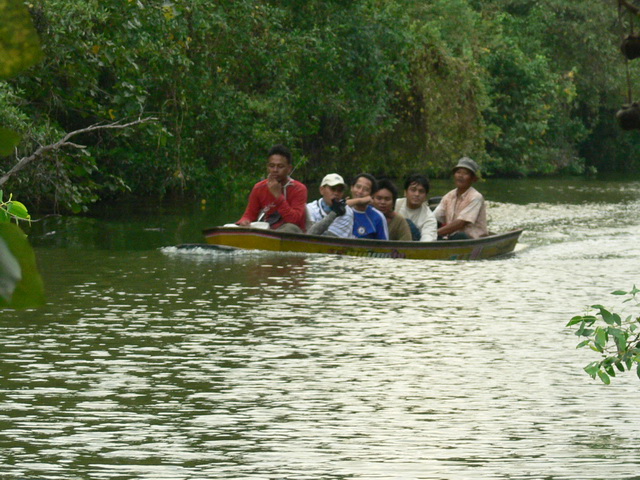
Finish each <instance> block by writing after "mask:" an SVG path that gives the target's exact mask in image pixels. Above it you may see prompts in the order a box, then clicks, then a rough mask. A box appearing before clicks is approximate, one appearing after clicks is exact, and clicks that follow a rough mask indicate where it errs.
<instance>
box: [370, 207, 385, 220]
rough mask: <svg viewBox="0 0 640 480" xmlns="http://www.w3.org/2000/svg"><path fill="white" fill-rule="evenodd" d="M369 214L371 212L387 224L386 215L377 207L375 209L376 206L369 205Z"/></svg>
mask: <svg viewBox="0 0 640 480" xmlns="http://www.w3.org/2000/svg"><path fill="white" fill-rule="evenodd" d="M367 212H369V213H373V215H376V216H378V217H381V218H382V219H383V220H384V221H385V222H386V219H385V216H384V213H382V212H381V211H380V210H378V209H377V208H376V207H374V206H372V205H369V206H368V207H367Z"/></svg>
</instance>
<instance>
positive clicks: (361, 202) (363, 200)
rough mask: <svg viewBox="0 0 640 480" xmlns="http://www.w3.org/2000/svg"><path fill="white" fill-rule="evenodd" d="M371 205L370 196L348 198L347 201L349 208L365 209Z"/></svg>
mask: <svg viewBox="0 0 640 480" xmlns="http://www.w3.org/2000/svg"><path fill="white" fill-rule="evenodd" d="M371 203H373V199H372V198H371V195H367V196H366V197H359V198H350V199H348V200H347V205H349V206H350V207H354V206H355V207H366V206H367V205H371Z"/></svg>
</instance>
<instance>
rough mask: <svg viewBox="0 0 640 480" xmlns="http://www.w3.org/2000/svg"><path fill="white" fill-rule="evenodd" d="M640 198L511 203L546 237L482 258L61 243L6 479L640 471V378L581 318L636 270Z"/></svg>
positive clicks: (510, 211) (51, 253)
mask: <svg viewBox="0 0 640 480" xmlns="http://www.w3.org/2000/svg"><path fill="white" fill-rule="evenodd" d="M638 206H639V205H638V204H637V203H634V202H627V203H621V204H616V205H611V204H607V203H582V204H573V205H568V204H567V205H555V204H552V203H539V204H535V205H531V206H529V207H528V208H527V207H525V206H522V205H518V204H516V203H498V202H494V203H493V204H492V205H491V212H492V222H493V223H492V224H493V225H495V226H496V229H497V230H504V229H507V228H511V227H519V226H523V225H526V227H527V229H528V230H527V231H526V232H525V236H524V237H523V241H525V243H527V244H528V247H527V248H526V249H524V250H522V251H521V252H519V253H518V254H517V255H515V256H512V257H508V258H505V259H500V260H492V261H478V262H442V261H440V262H438V261H411V260H408V261H407V260H405V261H397V260H391V259H362V258H342V257H332V256H314V255H309V256H304V255H298V256H289V255H278V254H269V253H266V254H256V253H233V254H228V253H224V254H220V253H217V254H216V253H211V252H210V251H209V252H206V253H205V252H200V253H196V252H191V253H180V252H178V251H176V250H175V249H174V250H171V249H163V250H160V249H146V250H144V249H140V248H137V247H136V248H135V249H126V248H125V249H122V248H116V249H113V250H111V249H98V250H95V249H87V248H59V247H56V246H52V245H40V246H38V248H37V249H36V250H37V255H38V259H39V262H40V264H41V269H42V272H43V275H44V277H45V281H46V284H47V289H48V292H47V294H48V299H49V303H48V304H47V306H46V307H44V308H42V309H39V310H34V311H29V312H11V311H6V312H3V313H2V317H1V318H0V335H1V338H2V353H1V355H0V360H1V362H0V387H1V395H0V404H1V405H2V409H1V410H0V429H1V431H2V436H1V437H0V438H1V440H0V464H2V465H3V473H2V474H0V476H2V475H5V477H4V478H48V479H68V478H87V479H92V480H93V479H95V480H102V479H105V480H106V479H109V480H111V479H130V478H148V479H202V478H207V479H209V478H224V479H228V478H257V479H262V478H264V479H269V478H278V479H314V480H315V479H318V478H322V479H325V478H326V479H354V478H358V479H377V478H380V479H388V478H412V479H413V478H415V479H450V478H514V479H516V478H517V479H538V478H550V479H600V478H620V479H623V478H626V479H632V478H637V471H638V466H639V465H638V463H640V461H639V459H638V456H637V453H636V448H635V445H637V442H638V437H639V435H638V433H637V429H636V425H637V424H638V421H639V420H640V417H639V415H638V413H637V410H636V409H635V408H634V401H635V398H636V397H637V387H638V383H637V382H638V381H637V379H636V378H634V377H633V376H632V375H626V376H624V377H619V378H616V380H615V383H614V385H613V386H611V387H603V386H601V385H599V384H598V383H597V382H593V381H591V379H590V378H589V377H587V376H586V375H584V374H583V373H582V372H581V371H580V367H581V366H582V365H584V364H586V363H587V362H588V361H589V360H590V359H591V356H590V354H589V352H587V351H582V350H575V344H576V339H575V337H574V336H572V335H571V334H570V332H568V331H567V330H566V329H564V325H565V323H566V322H567V321H568V318H570V317H571V316H572V315H574V314H576V313H578V312H581V311H582V309H583V308H584V307H585V305H589V304H591V303H593V300H594V298H599V299H600V298H602V297H603V296H604V298H602V300H603V302H605V301H606V300H608V299H607V293H608V292H609V291H612V290H614V289H617V288H624V287H628V286H630V285H631V284H632V283H634V282H636V281H637V268H636V266H637V264H638V259H639V258H640V247H638V245H637V241H636V238H638V235H639V234H640V220H639V219H638V218H637V217H636V216H635V215H634V214H633V212H634V211H637V208H638ZM160 223H162V222H160ZM99 224H100V222H98V229H99ZM69 228H70V229H71V227H69ZM137 228H142V227H140V226H138V227H137ZM78 235H81V234H80V233H79V234H78ZM171 244H172V242H169V243H166V244H165V245H171Z"/></svg>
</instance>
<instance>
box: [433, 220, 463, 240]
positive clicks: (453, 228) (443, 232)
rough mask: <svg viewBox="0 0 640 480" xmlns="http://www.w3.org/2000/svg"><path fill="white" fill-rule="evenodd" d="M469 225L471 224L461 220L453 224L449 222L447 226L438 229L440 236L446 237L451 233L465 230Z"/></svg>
mask: <svg viewBox="0 0 640 480" xmlns="http://www.w3.org/2000/svg"><path fill="white" fill-rule="evenodd" d="M469 223H471V222H467V221H465V220H460V219H457V220H454V221H453V222H449V223H447V224H446V225H444V226H442V227H440V228H439V229H438V235H439V236H441V237H445V236H447V235H449V234H450V233H454V232H457V231H459V230H462V229H464V227H465V226H466V225H467V224H469Z"/></svg>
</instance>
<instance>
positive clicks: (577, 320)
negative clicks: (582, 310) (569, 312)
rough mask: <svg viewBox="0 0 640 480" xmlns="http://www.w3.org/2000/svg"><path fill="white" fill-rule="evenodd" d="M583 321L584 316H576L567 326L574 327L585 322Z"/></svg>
mask: <svg viewBox="0 0 640 480" xmlns="http://www.w3.org/2000/svg"><path fill="white" fill-rule="evenodd" d="M582 319H583V316H582V315H578V316H576V317H573V318H572V319H571V320H569V323H567V325H566V326H567V327H570V326H572V325H575V324H576V323H580V322H582V321H583V320H582Z"/></svg>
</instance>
